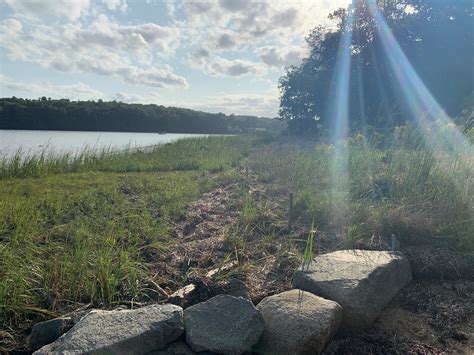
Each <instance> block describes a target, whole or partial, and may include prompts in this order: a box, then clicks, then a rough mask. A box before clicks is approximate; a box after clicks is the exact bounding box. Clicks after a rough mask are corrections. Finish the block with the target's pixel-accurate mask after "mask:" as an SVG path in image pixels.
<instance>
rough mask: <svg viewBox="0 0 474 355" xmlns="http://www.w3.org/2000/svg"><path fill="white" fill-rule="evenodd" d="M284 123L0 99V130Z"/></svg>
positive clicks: (258, 127)
mask: <svg viewBox="0 0 474 355" xmlns="http://www.w3.org/2000/svg"><path fill="white" fill-rule="evenodd" d="M285 126H286V125H285V124H284V123H282V122H281V121H278V120H276V119H270V118H263V117H256V116H238V115H225V114H223V113H207V112H201V111H194V110H189V109H185V108H178V107H165V106H159V105H140V104H126V103H123V102H117V101H111V102H104V101H102V100H99V101H70V100H67V99H61V100H51V99H49V98H46V97H43V98H40V99H38V100H30V99H20V98H16V97H12V98H1V99H0V129H37V130H71V131H117V132H170V133H173V132H174V133H229V134H230V133H244V132H253V131H264V130H265V131H270V132H276V131H278V132H279V131H282V130H283V129H284V128H285Z"/></svg>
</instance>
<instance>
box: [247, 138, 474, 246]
mask: <svg viewBox="0 0 474 355" xmlns="http://www.w3.org/2000/svg"><path fill="white" fill-rule="evenodd" d="M404 138H405V140H404V141H403V142H401V141H395V142H394V143H393V144H391V145H390V146H388V147H384V148H379V147H376V146H373V145H371V144H369V142H367V141H366V140H365V138H364V137H362V136H357V137H353V138H351V139H349V140H346V141H344V142H339V143H338V144H345V145H347V146H348V148H349V157H348V162H349V164H348V166H349V167H348V170H349V171H348V174H349V186H348V190H349V191H348V194H347V196H348V200H347V201H345V202H344V203H343V204H342V205H341V206H337V208H338V209H339V212H340V213H338V216H339V215H341V214H344V215H346V216H349V218H348V222H342V221H341V220H340V219H339V218H337V216H335V215H334V213H333V208H334V201H333V197H334V195H333V194H334V191H333V190H334V186H337V184H334V181H333V178H332V177H331V175H330V164H331V163H332V160H331V159H333V157H334V155H333V151H334V146H333V145H323V144H313V145H312V148H308V147H307V145H302V144H301V142H300V140H297V141H294V142H291V141H290V142H286V143H285V144H274V145H269V146H268V147H267V148H266V149H262V150H259V151H258V152H257V153H255V154H254V155H253V156H252V158H251V159H250V161H251V164H252V168H253V169H254V170H255V171H256V172H257V174H258V175H259V177H260V178H261V179H262V180H265V181H269V182H273V183H278V184H281V185H284V186H286V187H287V188H289V189H290V190H291V191H293V192H294V193H295V208H294V210H295V215H296V217H297V218H299V219H300V220H302V222H303V223H305V224H306V225H309V224H310V223H311V220H312V219H313V218H315V223H316V224H317V225H318V226H319V227H320V229H321V231H322V232H324V233H326V234H332V235H343V236H345V238H346V240H345V242H346V244H347V246H354V245H357V244H358V243H360V242H363V241H367V240H369V239H370V238H372V237H373V236H377V237H381V238H382V239H387V240H390V237H391V235H392V234H394V235H395V236H396V237H397V238H398V239H399V240H402V241H407V242H416V241H420V240H421V239H426V238H427V239H428V240H429V238H430V237H432V236H442V237H445V238H447V239H449V238H451V240H453V245H456V246H457V247H459V248H469V249H470V250H472V249H474V237H473V236H474V157H466V156H460V155H459V154H455V153H454V152H452V151H445V152H443V151H435V150H433V149H431V147H429V146H427V145H426V144H424V142H423V141H422V140H421V137H420V136H416V135H415V134H413V132H411V137H409V138H408V139H407V138H406V137H404Z"/></svg>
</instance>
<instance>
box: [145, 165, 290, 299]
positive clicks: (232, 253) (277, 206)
mask: <svg viewBox="0 0 474 355" xmlns="http://www.w3.org/2000/svg"><path fill="white" fill-rule="evenodd" d="M238 174H239V178H237V179H235V178H234V179H232V180H231V181H225V180H223V181H220V182H218V183H217V186H216V187H215V188H214V189H212V190H211V191H209V192H207V193H204V194H202V195H201V196H200V197H199V198H198V199H197V200H196V201H194V202H193V203H191V204H190V205H189V206H188V207H187V211H186V217H185V218H184V219H183V220H180V221H175V222H174V223H173V225H172V235H173V239H174V243H173V245H172V246H171V247H170V248H169V249H168V250H167V251H166V253H163V254H162V255H161V256H159V257H158V258H157V259H158V260H157V261H156V262H155V263H154V270H155V273H156V275H157V277H156V278H155V279H157V280H158V283H159V284H160V286H161V287H162V288H164V289H165V290H166V291H167V292H174V291H176V290H177V289H179V288H180V287H183V286H184V285H186V284H188V283H190V282H196V280H198V279H200V280H201V281H203V280H202V278H204V275H205V274H206V272H208V271H209V270H211V269H215V268H219V267H221V266H223V265H226V264H228V263H230V262H233V264H235V265H234V267H232V268H231V269H230V270H226V271H225V273H226V275H222V273H218V274H216V275H215V276H214V277H213V279H212V280H205V283H206V284H207V285H208V286H209V285H212V284H213V283H214V282H216V281H219V280H222V279H226V278H227V279H228V278H230V277H236V278H238V279H240V280H242V281H243V282H244V283H245V284H246V285H247V287H248V288H249V291H250V294H251V296H252V299H253V300H254V301H257V302H258V301H259V300H260V299H262V298H263V297H265V296H267V295H270V294H273V293H276V292H279V291H281V290H284V289H288V288H290V283H289V281H290V277H291V273H292V271H293V270H294V267H296V266H297V265H298V263H299V261H298V260H297V258H296V254H294V253H292V252H291V250H290V248H289V247H288V245H286V243H285V242H286V240H285V236H286V234H287V233H286V231H285V228H286V223H287V221H286V218H287V217H286V213H287V211H286V209H287V205H288V193H287V191H285V190H283V189H278V188H276V187H275V186H271V185H265V184H262V183H260V182H258V181H257V179H256V177H255V176H254V175H253V174H252V173H251V172H250V171H249V169H248V168H242V169H241V170H240V171H239V172H238ZM214 178H215V179H217V178H216V177H214ZM249 200H251V201H250V202H249ZM246 203H247V204H248V205H250V207H249V206H247V208H251V209H253V210H252V211H251V213H252V214H253V215H252V217H253V218H252V220H251V221H247V220H246V219H245V216H243V214H245V212H243V210H245V208H246V206H245V204H246ZM285 248H288V250H287V249H285Z"/></svg>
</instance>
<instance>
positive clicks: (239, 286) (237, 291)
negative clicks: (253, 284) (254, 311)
mask: <svg viewBox="0 0 474 355" xmlns="http://www.w3.org/2000/svg"><path fill="white" fill-rule="evenodd" d="M223 294H226V295H229V296H234V297H242V298H245V299H246V300H249V301H252V297H251V296H250V292H249V290H248V288H247V285H245V283H243V282H242V281H241V280H239V279H230V280H229V282H228V284H227V285H226V286H225V287H224V290H223Z"/></svg>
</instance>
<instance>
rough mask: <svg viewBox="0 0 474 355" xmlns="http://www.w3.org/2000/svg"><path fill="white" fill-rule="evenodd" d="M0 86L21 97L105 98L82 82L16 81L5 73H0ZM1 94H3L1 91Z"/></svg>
mask: <svg viewBox="0 0 474 355" xmlns="http://www.w3.org/2000/svg"><path fill="white" fill-rule="evenodd" d="M0 87H1V88H6V89H8V90H10V91H12V92H14V93H15V95H19V96H20V95H21V96H22V97H29V98H38V97H42V96H46V97H51V98H55V99H71V100H98V99H105V98H106V96H105V95H104V94H103V93H102V92H100V91H98V90H95V89H92V88H91V87H90V86H89V85H87V84H84V83H82V82H78V83H75V84H69V85H65V84H53V83H51V82H41V83H32V82H23V81H16V80H14V79H12V78H10V77H8V76H6V75H3V74H0ZM2 96H5V95H4V94H3V93H2Z"/></svg>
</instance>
